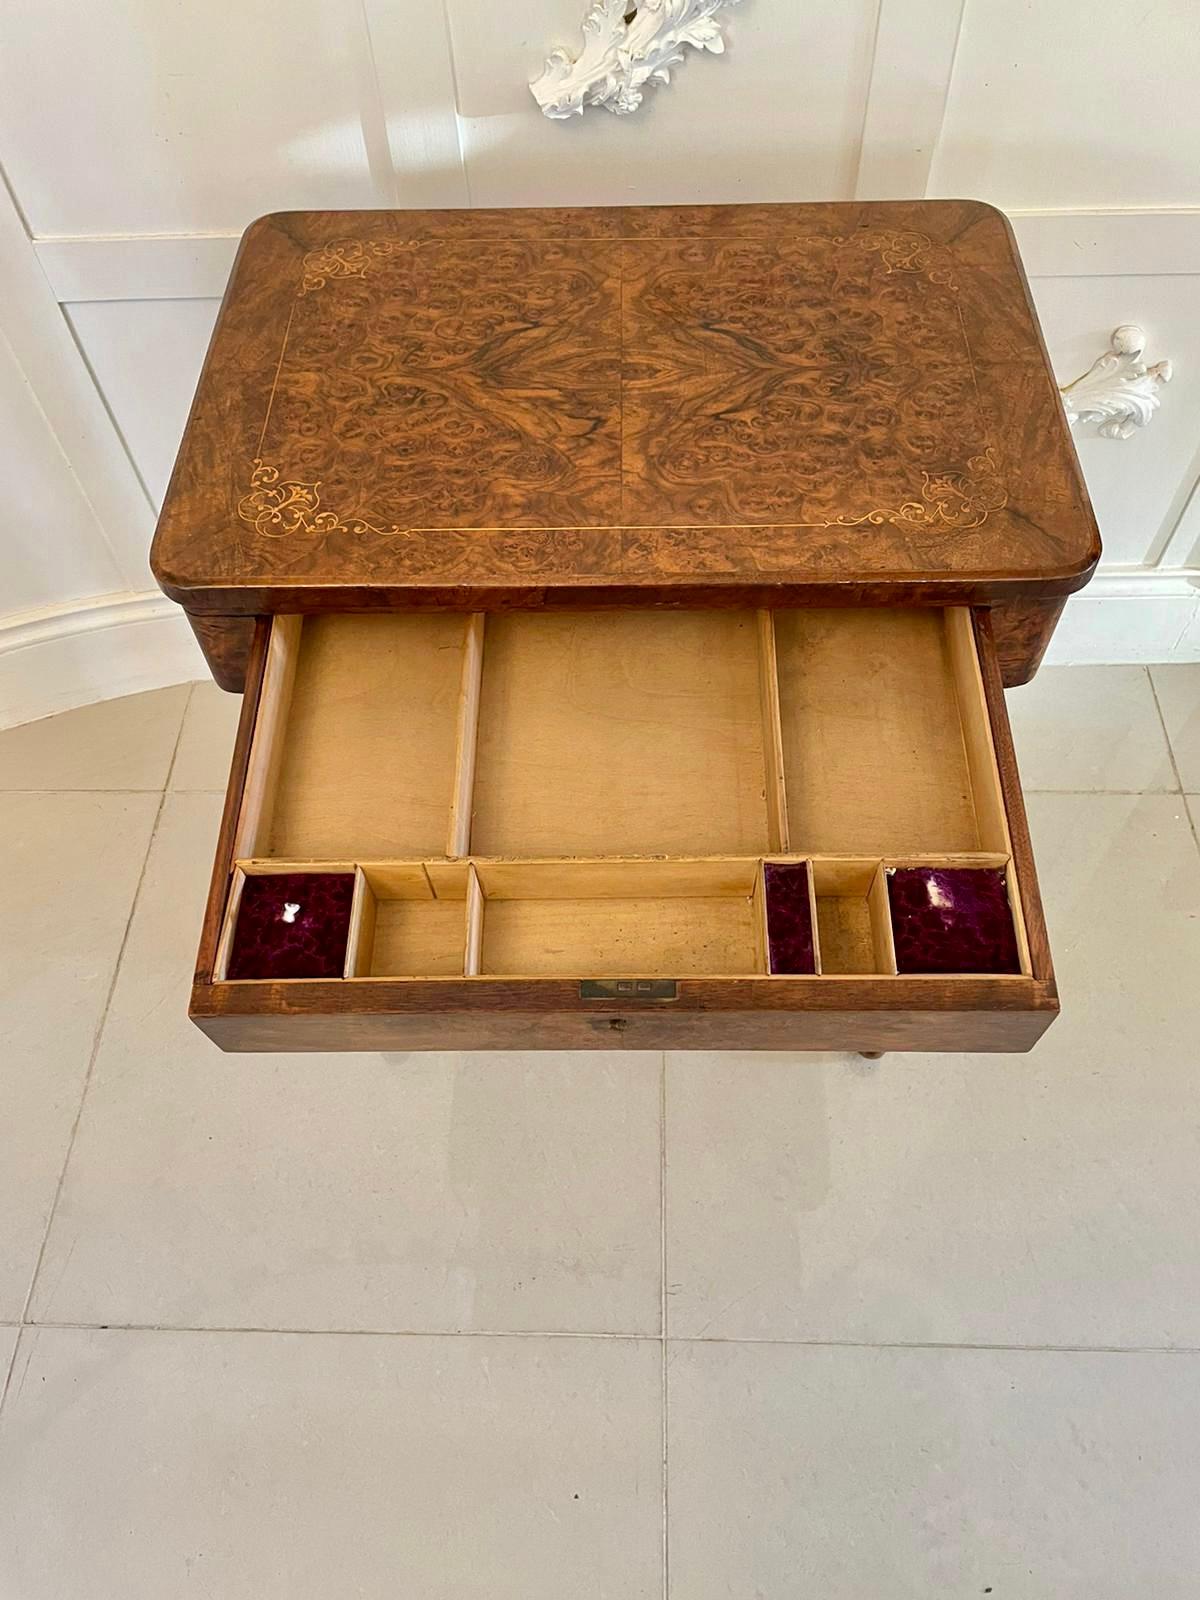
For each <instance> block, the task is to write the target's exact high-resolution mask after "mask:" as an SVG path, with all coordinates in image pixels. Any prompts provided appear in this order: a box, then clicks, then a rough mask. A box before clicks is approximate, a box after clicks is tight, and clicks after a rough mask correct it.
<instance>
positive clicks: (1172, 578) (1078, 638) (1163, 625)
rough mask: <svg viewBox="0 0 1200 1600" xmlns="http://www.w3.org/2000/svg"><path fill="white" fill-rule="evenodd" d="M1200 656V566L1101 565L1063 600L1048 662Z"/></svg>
mask: <svg viewBox="0 0 1200 1600" xmlns="http://www.w3.org/2000/svg"><path fill="white" fill-rule="evenodd" d="M1154 661H1200V568H1182V567H1179V568H1174V569H1171V570H1163V569H1162V568H1158V569H1155V568H1151V567H1110V568H1109V569H1108V570H1107V571H1106V570H1104V569H1101V571H1100V572H1098V573H1097V574H1096V576H1095V577H1094V578H1093V579H1092V581H1091V583H1090V584H1089V585H1088V586H1087V588H1086V589H1085V590H1084V591H1083V592H1082V593H1081V594H1077V595H1072V597H1071V598H1070V599H1069V600H1068V601H1067V605H1066V610H1065V611H1064V612H1063V614H1062V618H1061V620H1060V622H1059V624H1058V627H1057V628H1056V629H1055V632H1054V637H1053V639H1051V641H1050V648H1049V650H1048V651H1047V652H1046V663H1047V665H1050V666H1083V665H1088V666H1102V665H1104V664H1106V663H1109V662H1154Z"/></svg>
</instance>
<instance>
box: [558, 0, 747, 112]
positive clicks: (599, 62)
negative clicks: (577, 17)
mask: <svg viewBox="0 0 1200 1600" xmlns="http://www.w3.org/2000/svg"><path fill="white" fill-rule="evenodd" d="M737 4H739V0H593V4H592V6H591V8H590V10H589V11H588V14H587V16H586V17H584V19H583V49H582V50H581V51H580V53H579V55H578V56H577V57H576V58H575V59H574V60H572V59H571V57H570V56H569V55H568V53H567V52H566V51H565V50H563V49H558V50H552V51H551V53H550V55H549V56H548V57H547V60H546V65H545V67H544V68H543V69H542V71H541V73H540V74H539V75H538V76H537V77H536V78H534V80H533V81H532V83H531V84H530V85H529V89H530V93H531V94H532V95H533V98H534V99H535V100H536V101H537V103H538V105H539V106H541V108H542V111H543V113H544V114H545V115H546V116H547V117H551V118H553V119H555V120H558V121H562V120H564V119H566V118H567V117H579V116H582V115H583V109H584V107H585V106H603V107H604V109H605V110H606V111H611V112H613V113H614V114H615V115H616V116H619V117H620V116H627V115H628V114H629V113H630V112H631V111H636V110H637V108H638V107H639V106H640V105H641V103H642V91H643V90H644V89H645V87H646V85H647V84H657V83H670V81H671V68H672V67H677V66H678V65H679V63H680V62H681V61H682V60H683V51H684V46H685V45H691V47H692V48H693V49H694V50H708V51H711V52H712V54H713V55H720V54H721V53H722V52H723V51H724V49H725V40H724V37H723V35H722V33H721V27H720V24H719V23H718V22H717V21H716V14H717V12H718V11H721V10H723V9H724V8H725V7H726V6H732V5H737Z"/></svg>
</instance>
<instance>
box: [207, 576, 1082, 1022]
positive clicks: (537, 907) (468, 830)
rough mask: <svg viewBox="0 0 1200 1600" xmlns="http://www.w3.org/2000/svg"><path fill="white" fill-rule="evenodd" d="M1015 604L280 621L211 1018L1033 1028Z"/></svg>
mask: <svg viewBox="0 0 1200 1600" xmlns="http://www.w3.org/2000/svg"><path fill="white" fill-rule="evenodd" d="M1057 1009H1058V1003H1057V997H1056V993H1055V987H1054V976H1053V971H1052V968H1051V964H1050V955H1049V950H1048V947H1047V943H1046V935H1045V929H1044V926H1043V922H1042V912H1041V905H1040V902H1039V897H1038V889H1037V882H1036V878H1035V875H1034V868H1033V859H1032V855H1031V852H1030V847H1029V838H1028V832H1027V829H1026V823H1025V815H1024V808H1023V805H1022V801H1021V794H1020V787H1019V782H1018V779H1017V772H1016V766H1015V762H1014V759H1013V753H1012V745H1011V740H1010V736H1009V729H1008V723H1007V720H1006V716H1005V710H1004V701H1003V694H1002V690H1001V687H1000V677H999V673H998V670H997V667H996V664H995V659H994V654H993V649H992V644H991V635H990V628H989V622H988V617H987V614H986V612H977V613H975V614H974V615H973V614H972V613H971V612H969V611H968V610H966V609H962V608H956V609H950V610H945V611H942V610H932V609H926V610H918V609H912V610H904V609H891V608H888V609H851V608H840V609H828V610H826V609H798V610H782V609H781V610H774V611H770V610H763V611H749V610H747V611H736V610H730V611H725V610H707V611H699V610H697V611H684V610H680V611H654V610H649V609H645V610H635V609H629V610H618V609H613V610H603V611H559V612H555V611H509V612H499V613H494V614H489V615H487V616H486V617H485V616H484V615H482V614H473V615H462V614H455V613H446V612H437V613H431V612H392V613H371V614H336V613H331V614H322V615H316V616H310V617H305V618H301V617H298V616H282V617H276V618H274V619H273V620H271V621H267V620H264V621H262V622H261V623H260V624H259V625H258V631H257V635H256V640H255V647H254V654H253V660H252V664H251V673H250V678H249V681H248V685H247V692H246V700H245V706H244V710H243V716H242V722H241V727H240V729H239V734H238V741H237V746H236V749H235V754H234V761H233V770H232V773H231V776H230V784H229V792H228V796H227V800H226V808H225V815H224V818H223V821H222V827H221V834H220V839H219V843H218V851H217V860H216V864H215V868H214V873H213V882H212V890H211V894H210V897H209V902H208V908H207V912H206V916H205V923H204V932H203V938H202V943H201V948H200V955H199V962H198V967H197V972H196V981H195V985H194V988H193V991H192V1004H191V1015H192V1017H193V1018H194V1020H195V1021H196V1022H197V1023H198V1024H199V1026H200V1027H201V1028H203V1029H204V1031H205V1032H206V1033H207V1034H208V1035H209V1036H210V1037H211V1038H212V1039H213V1040H215V1041H216V1043H217V1044H218V1045H220V1046H221V1047H222V1048H223V1049H226V1050H392V1049H394V1050H433V1049H535V1048H539V1047H543V1048H579V1047H595V1048H609V1049H611V1048H613V1047H614V1046H618V1045H624V1046H628V1047H630V1048H634V1049H647V1048H672V1049H701V1048H703V1049H772V1050H861V1051H883V1050H956V1051H968V1050H1027V1049H1029V1047H1030V1046H1031V1045H1032V1044H1033V1043H1034V1042H1035V1040H1036V1039H1037V1038H1038V1037H1039V1035H1040V1034H1041V1033H1042V1032H1043V1030H1044V1029H1045V1028H1046V1027H1047V1026H1048V1024H1049V1023H1050V1021H1051V1020H1052V1019H1053V1017H1054V1015H1055V1013H1056V1011H1057Z"/></svg>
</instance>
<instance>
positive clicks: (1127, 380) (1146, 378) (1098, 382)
mask: <svg viewBox="0 0 1200 1600" xmlns="http://www.w3.org/2000/svg"><path fill="white" fill-rule="evenodd" d="M1145 349H1146V333H1145V330H1144V329H1143V328H1139V327H1138V325H1137V323H1135V322H1124V323H1122V324H1121V326H1120V327H1119V328H1116V329H1114V330H1113V336H1112V342H1111V344H1110V345H1109V348H1108V349H1107V350H1106V351H1105V352H1104V354H1103V355H1102V356H1099V357H1098V358H1097V359H1096V360H1095V361H1093V363H1092V365H1091V366H1090V367H1089V368H1088V370H1087V371H1086V372H1085V373H1084V374H1083V376H1082V377H1079V378H1076V379H1074V381H1073V382H1071V383H1066V384H1063V386H1062V390H1061V393H1062V397H1063V406H1064V408H1065V410H1066V413H1067V421H1068V422H1069V423H1070V424H1071V426H1072V427H1075V426H1076V424H1077V423H1081V422H1094V423H1097V424H1098V428H1097V431H1098V432H1099V433H1100V434H1102V435H1103V437H1104V438H1106V439H1129V438H1132V436H1133V434H1134V433H1135V432H1136V430H1137V429H1138V428H1144V427H1145V426H1146V424H1147V423H1148V422H1149V421H1150V419H1151V417H1153V415H1154V413H1155V412H1156V411H1157V410H1158V408H1159V406H1160V405H1161V404H1162V390H1163V386H1164V384H1167V383H1170V381H1171V363H1170V362H1169V361H1156V362H1155V363H1154V364H1153V366H1147V365H1146V363H1145V362H1144V361H1143V360H1142V355H1143V354H1144V352H1145Z"/></svg>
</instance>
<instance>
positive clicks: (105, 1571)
mask: <svg viewBox="0 0 1200 1600" xmlns="http://www.w3.org/2000/svg"><path fill="white" fill-rule="evenodd" d="M1011 707H1012V712H1013V719H1014V723H1015V727H1016V734H1017V742H1018V751H1019V754H1020V756H1021V760H1022V767H1023V771H1024V775H1025V779H1026V786H1027V790H1028V791H1029V793H1030V811H1031V815H1032V820H1033V827H1034V834H1035V845H1036V848H1037V851H1038V856H1039V866H1040V871H1041V877H1042V884H1043V892H1044V895H1045V899H1046V902H1047V914H1048V918H1049V922H1050V929H1051V937H1052V941H1053V945H1054V950H1055V955H1056V960H1057V965H1058V970H1059V979H1060V986H1061V989H1062V993H1063V999H1064V1007H1065V1010H1064V1014H1063V1016H1062V1018H1061V1019H1060V1021H1059V1022H1058V1023H1056V1024H1055V1026H1054V1027H1053V1028H1052V1030H1051V1031H1050V1033H1049V1034H1048V1035H1047V1037H1046V1038H1045V1040H1044V1041H1043V1042H1042V1043H1041V1045H1040V1046H1039V1047H1038V1049H1037V1050H1036V1051H1035V1052H1034V1053H1033V1054H1032V1055H1030V1056H1013V1057H994V1056H993V1057H911V1056H908V1057H906V1056H898V1055H893V1056H890V1057H887V1058H886V1059H885V1060H884V1061H882V1062H880V1063H878V1064H868V1063H866V1062H864V1061H862V1060H860V1059H859V1058H857V1057H849V1056H812V1057H801V1056H794V1057H789V1056H785V1055H769V1056H755V1055H744V1056H742V1055H703V1056H687V1055H678V1056H668V1057H667V1058H666V1060H665V1061H664V1060H663V1059H662V1058H661V1057H660V1056H658V1055H635V1054H620V1053H614V1054H608V1055H604V1054H601V1055H593V1056H586V1057H585V1056H572V1055H565V1054H558V1055H554V1054H551V1055H539V1054H530V1055H528V1056H522V1055H507V1056H500V1057H496V1056H490V1057H489V1056H463V1055H449V1054H447V1055H440V1056H398V1055H392V1056H297V1057H279V1056H273V1057H254V1056H241V1057H234V1056H223V1055H221V1054H219V1053H218V1052H217V1051H216V1050H215V1049H214V1048H213V1047H212V1046H210V1045H209V1044H208V1043H207V1041H206V1040H205V1039H204V1038H203V1037H202V1036H201V1035H200V1034H199V1033H198V1032H197V1031H196V1030H194V1029H193V1028H191V1027H190V1026H189V1024H188V1023H187V1021H186V1017H185V1014H184V1012H185V1003H186V989H187V983H188V977H189V973H190V968H191V962H192V957H193V954H194V946H195V940H196V934H197V928H198V921H199V906H200V902H201V899H202V896H203V892H204V886H205V882H206V878H207V874H208V868H209V862H210V853H211V844H212V837H213V832H214V829H215V825H216V816H217V811H218V808H219V803H220V802H219V794H218V791H219V790H220V789H221V788H222V787H223V783H224V766H225V763H226V761H227V759H228V749H229V745H230V742H231V739H232V732H233V719H234V713H235V712H236V702H235V701H233V700H231V699H229V698H228V697H225V696H222V695H220V694H219V693H218V692H217V691H216V690H214V689H212V688H211V687H210V686H198V687H196V688H195V689H193V690H191V691H189V690H187V689H186V688H184V689H171V690H166V691H163V692H162V693H159V694H154V695H147V696H141V697H137V698H135V699H131V700H126V701H123V702H114V703H112V704H109V705H106V706H99V707H94V708H91V709H89V710H85V711H79V712H74V713H71V714H68V715H66V716H63V717H59V718H56V719H54V720H52V721H50V722H46V723H40V724H36V725H34V726H31V727H29V728H24V729H18V730H15V731H13V732H11V733H7V734H3V735H0V812H2V813H3V824H4V826H3V830H2V832H0V840H2V845H0V848H2V849H3V852H4V861H3V877H2V880H0V881H3V884H4V889H5V893H4V896H3V904H2V906H0V938H2V939H3V946H2V953H3V960H2V962H0V1130H2V1132H0V1378H2V1377H3V1375H4V1374H5V1373H6V1372H7V1371H8V1368H9V1364H10V1360H11V1376H10V1380H9V1383H8V1387H7V1391H6V1394H5V1397H4V1401H3V1406H2V1409H0V1600H110V1597H111V1600H174V1597H176V1596H180V1597H184V1596H191V1595H197V1596H201V1595H203V1596H212V1597H216V1600H276V1597H278V1600H310V1597H311V1600H336V1597H341V1596H350V1595H355V1596H364V1597H369V1600H375V1597H379V1600H383V1597H385V1596H386V1597H387V1600H395V1597H402V1600H409V1597H411V1600H443V1597H445V1600H510V1597H511V1600H517V1597H519V1600H543V1597H544V1600H601V1597H603V1600H634V1597H643V1596H653V1597H656V1600H657V1597H660V1596H662V1595H663V1594H664V1593H669V1595H670V1596H671V1600H718V1597H728V1600H796V1597H802V1596H808V1595H813V1596H820V1597H822V1600H838V1597H846V1600H909V1597H912V1600H918V1597H919V1600H928V1597H930V1596H941V1595H946V1596H974V1595H984V1594H992V1595H994V1596H995V1597H996V1600H1073V1597H1076V1596H1079V1597H1083V1596H1086V1597H1087V1600H1128V1597H1129V1596H1130V1595H1133V1594H1142V1593H1145V1594H1154V1595H1166V1594H1171V1595H1176V1594H1178V1595H1188V1594H1194V1593H1198V1592H1200V1518H1198V1517H1197V1516H1196V1514H1195V1506H1196V1503H1197V1500H1198V1498H1200V1094H1198V1092H1197V1091H1198V1086H1200V1072H1198V1070H1197V1069H1198V1068H1200V1022H1198V1021H1197V1015H1198V1013H1197V1007H1196V1001H1195V995H1196V991H1197V987H1198V985H1200V849H1198V848H1197V843H1196V837H1195V834H1194V832H1193V828H1192V824H1191V821H1190V820H1189V816H1188V812H1187V801H1186V798H1185V795H1186V794H1188V793H1190V794H1191V795H1192V797H1193V799H1192V803H1193V815H1194V817H1195V820H1196V821H1197V822H1200V666H1188V667H1167V668H1161V669H1160V668H1155V669H1153V670H1152V671H1151V672H1146V671H1144V670H1142V669H1140V668H1134V667H1111V668H1087V669H1080V668H1060V669H1047V670H1045V671H1043V672H1042V673H1041V674H1040V676H1039V678H1038V680H1037V682H1036V683H1035V684H1034V685H1033V686H1031V687H1030V688H1028V689H1024V690H1019V691H1017V692H1015V693H1014V694H1013V695H1012V696H1011ZM1167 734H1169V736H1170V742H1169V743H1168V738H1167ZM664 1320H665V1324H666V1326H665V1330H664ZM664 1331H665V1332H666V1334H667V1335H668V1337H667V1339H666V1340H665V1342H664V1339H663V1334H664ZM664 1461H665V1471H664ZM664 1557H665V1560H666V1565H667V1566H668V1567H669V1580H668V1581H667V1582H666V1583H664Z"/></svg>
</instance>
